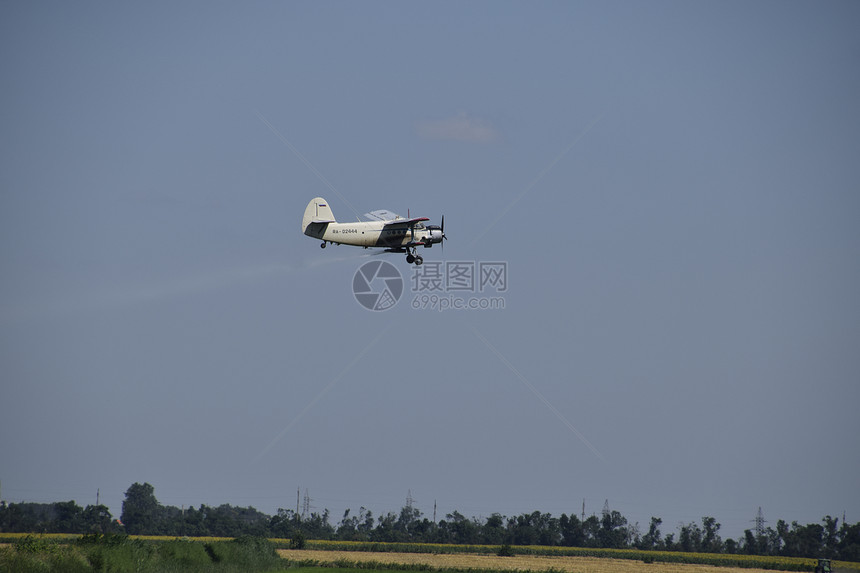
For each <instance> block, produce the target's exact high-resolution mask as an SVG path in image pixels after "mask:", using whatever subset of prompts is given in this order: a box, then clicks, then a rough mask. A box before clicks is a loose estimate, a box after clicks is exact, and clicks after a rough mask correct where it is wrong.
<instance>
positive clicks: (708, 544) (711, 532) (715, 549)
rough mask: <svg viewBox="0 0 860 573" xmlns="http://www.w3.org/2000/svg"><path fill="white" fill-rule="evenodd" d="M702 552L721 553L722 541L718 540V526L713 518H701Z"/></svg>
mask: <svg viewBox="0 0 860 573" xmlns="http://www.w3.org/2000/svg"><path fill="white" fill-rule="evenodd" d="M702 529H703V532H702V551H704V552H705V553H721V552H722V550H723V540H722V539H721V538H720V534H719V531H720V524H719V523H717V520H716V519H714V518H713V517H703V518H702Z"/></svg>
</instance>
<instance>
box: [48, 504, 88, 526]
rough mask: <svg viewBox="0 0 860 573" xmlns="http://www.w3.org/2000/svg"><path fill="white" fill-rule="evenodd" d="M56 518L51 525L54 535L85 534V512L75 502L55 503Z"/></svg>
mask: <svg viewBox="0 0 860 573" xmlns="http://www.w3.org/2000/svg"><path fill="white" fill-rule="evenodd" d="M54 516H55V517H54V519H53V521H52V522H51V525H50V528H51V531H52V532H53V533H83V532H84V510H83V508H82V507H81V506H79V505H78V504H77V503H75V502H74V501H58V502H57V503H55V504H54Z"/></svg>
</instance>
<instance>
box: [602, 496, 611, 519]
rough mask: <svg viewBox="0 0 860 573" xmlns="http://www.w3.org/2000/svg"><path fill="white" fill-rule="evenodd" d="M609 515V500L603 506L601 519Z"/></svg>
mask: <svg viewBox="0 0 860 573" xmlns="http://www.w3.org/2000/svg"><path fill="white" fill-rule="evenodd" d="M610 513H611V512H610V511H609V500H608V499H607V500H606V502H605V503H604V504H603V517H609V514H610Z"/></svg>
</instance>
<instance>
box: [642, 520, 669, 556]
mask: <svg viewBox="0 0 860 573" xmlns="http://www.w3.org/2000/svg"><path fill="white" fill-rule="evenodd" d="M662 523H663V520H662V519H660V518H659V517H652V518H651V525H650V526H649V527H648V533H646V534H645V535H643V536H642V539H641V541H640V543H639V546H640V548H641V549H655V548H657V547H659V546H660V543H661V542H662V540H661V539H660V537H661V534H660V525H661V524H662Z"/></svg>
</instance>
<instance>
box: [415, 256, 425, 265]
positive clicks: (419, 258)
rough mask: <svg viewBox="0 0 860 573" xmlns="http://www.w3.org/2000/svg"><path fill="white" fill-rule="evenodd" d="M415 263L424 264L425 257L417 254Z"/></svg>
mask: <svg viewBox="0 0 860 573" xmlns="http://www.w3.org/2000/svg"><path fill="white" fill-rule="evenodd" d="M415 264H416V265H423V264H424V257H422V256H421V255H416V257H415Z"/></svg>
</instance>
